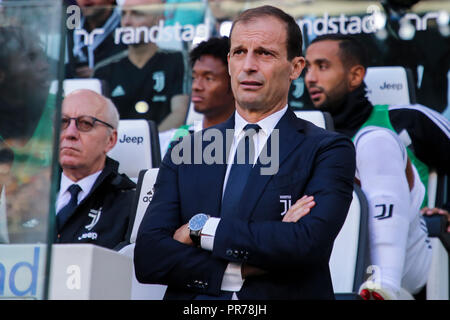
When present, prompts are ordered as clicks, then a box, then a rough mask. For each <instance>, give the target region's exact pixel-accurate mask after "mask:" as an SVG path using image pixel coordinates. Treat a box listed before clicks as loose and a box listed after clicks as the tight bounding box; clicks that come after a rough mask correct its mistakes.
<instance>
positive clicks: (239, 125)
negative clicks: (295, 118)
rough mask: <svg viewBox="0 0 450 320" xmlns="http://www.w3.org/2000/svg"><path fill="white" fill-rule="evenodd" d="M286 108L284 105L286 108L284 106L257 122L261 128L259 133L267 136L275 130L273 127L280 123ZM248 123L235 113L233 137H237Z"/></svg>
mask: <svg viewBox="0 0 450 320" xmlns="http://www.w3.org/2000/svg"><path fill="white" fill-rule="evenodd" d="M287 108H288V105H287V104H286V106H284V108H283V109H281V110H279V111H277V112H275V113H272V114H271V115H269V116H267V117H265V118H264V119H262V120H259V121H258V122H257V124H258V125H259V126H260V127H261V130H260V131H259V132H262V133H264V134H265V135H266V136H269V135H270V134H271V133H272V131H273V129H274V128H275V126H276V125H277V123H278V121H280V119H281V118H282V117H283V115H284V114H285V113H286V111H287ZM248 123H249V122H248V121H247V120H245V119H244V118H243V117H242V116H241V115H240V114H239V113H238V112H237V111H236V112H235V113H234V136H235V137H238V136H239V135H240V134H241V133H242V131H243V129H244V127H245V126H246V125H247V124H248Z"/></svg>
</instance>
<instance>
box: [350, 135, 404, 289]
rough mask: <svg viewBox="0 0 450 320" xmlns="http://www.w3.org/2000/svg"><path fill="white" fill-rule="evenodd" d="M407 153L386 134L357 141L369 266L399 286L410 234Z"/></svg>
mask: <svg viewBox="0 0 450 320" xmlns="http://www.w3.org/2000/svg"><path fill="white" fill-rule="evenodd" d="M406 162H407V155H406V149H405V148H404V146H403V145H402V144H401V142H400V141H399V140H398V139H396V137H394V136H393V133H391V132H390V131H388V130H375V131H370V132H368V133H366V134H364V135H361V136H360V137H359V139H357V140H356V165H357V173H358V175H359V179H360V181H361V189H362V190H363V192H364V194H365V195H366V197H367V200H368V204H369V244H370V251H371V260H372V264H373V265H375V266H378V267H379V270H380V273H379V274H378V275H374V276H375V277H377V276H379V277H378V279H380V280H381V281H383V282H387V283H389V284H391V285H394V286H397V287H399V286H400V281H401V277H402V272H403V266H404V261H405V251H406V243H407V237H408V230H409V220H410V215H409V212H408V211H409V208H410V205H409V204H410V201H411V200H410V192H409V185H408V181H407V179H406V174H405V168H406Z"/></svg>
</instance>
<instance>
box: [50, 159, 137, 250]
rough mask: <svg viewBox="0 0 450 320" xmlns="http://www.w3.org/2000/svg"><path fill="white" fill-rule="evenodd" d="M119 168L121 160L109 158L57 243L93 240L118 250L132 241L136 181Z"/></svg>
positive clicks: (63, 229)
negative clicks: (129, 228) (129, 231)
mask: <svg viewBox="0 0 450 320" xmlns="http://www.w3.org/2000/svg"><path fill="white" fill-rule="evenodd" d="M118 169H119V163H118V162H117V161H116V160H113V159H111V158H109V157H107V158H106V163H105V168H104V169H103V171H102V173H100V175H99V176H98V178H97V180H95V183H94V185H93V186H92V189H91V191H90V192H89V194H88V195H87V196H86V198H84V199H83V200H82V201H81V202H80V203H79V204H78V207H77V208H76V210H75V212H74V213H73V214H72V215H71V216H70V218H69V219H68V220H67V221H66V223H65V224H64V225H63V226H62V227H61V230H60V233H59V234H57V235H56V240H55V242H56V243H92V244H96V245H98V246H102V247H106V248H109V249H114V250H119V249H121V248H122V247H123V246H124V245H126V244H128V243H129V239H127V229H128V227H129V224H130V223H132V222H133V221H134V218H133V215H134V212H132V211H131V205H132V203H133V200H134V197H135V194H136V184H135V183H134V182H133V181H131V180H130V179H129V178H128V177H127V176H126V175H125V174H119V172H118ZM99 211H100V212H99ZM94 216H96V217H95V218H94ZM94 222H95V223H94Z"/></svg>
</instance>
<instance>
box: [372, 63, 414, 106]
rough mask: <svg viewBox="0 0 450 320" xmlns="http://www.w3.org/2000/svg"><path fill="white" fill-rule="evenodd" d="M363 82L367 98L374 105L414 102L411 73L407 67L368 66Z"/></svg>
mask: <svg viewBox="0 0 450 320" xmlns="http://www.w3.org/2000/svg"><path fill="white" fill-rule="evenodd" d="M364 82H365V84H366V86H367V98H368V99H369V101H370V102H371V103H372V104H374V105H376V104H389V105H405V104H414V103H416V94H415V85H414V80H413V75H412V72H411V70H410V69H408V68H404V67H401V66H393V67H390V66H389V67H388V66H385V67H369V68H367V72H366V76H365V78H364Z"/></svg>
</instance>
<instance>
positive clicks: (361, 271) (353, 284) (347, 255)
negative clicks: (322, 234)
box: [329, 184, 369, 300]
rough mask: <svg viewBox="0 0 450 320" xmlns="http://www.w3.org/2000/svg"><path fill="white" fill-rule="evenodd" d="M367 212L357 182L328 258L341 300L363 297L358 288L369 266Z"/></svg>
mask: <svg viewBox="0 0 450 320" xmlns="http://www.w3.org/2000/svg"><path fill="white" fill-rule="evenodd" d="M368 212H369V207H368V204H367V199H366V197H365V195H364V193H363V192H362V190H361V188H360V187H359V186H358V185H356V184H354V190H353V200H352V202H351V204H350V208H349V211H348V214H347V218H346V219H345V222H344V225H343V226H342V229H341V231H340V232H339V234H338V236H337V237H336V240H335V241H334V245H333V250H332V252H331V257H330V262H329V266H330V273H331V280H332V282H333V290H334V293H335V296H336V299H338V300H348V299H349V300H352V299H360V298H359V295H358V289H359V286H360V285H361V284H362V283H363V281H364V277H365V272H366V268H367V266H368V259H367V248H368V226H367V224H368Z"/></svg>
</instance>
